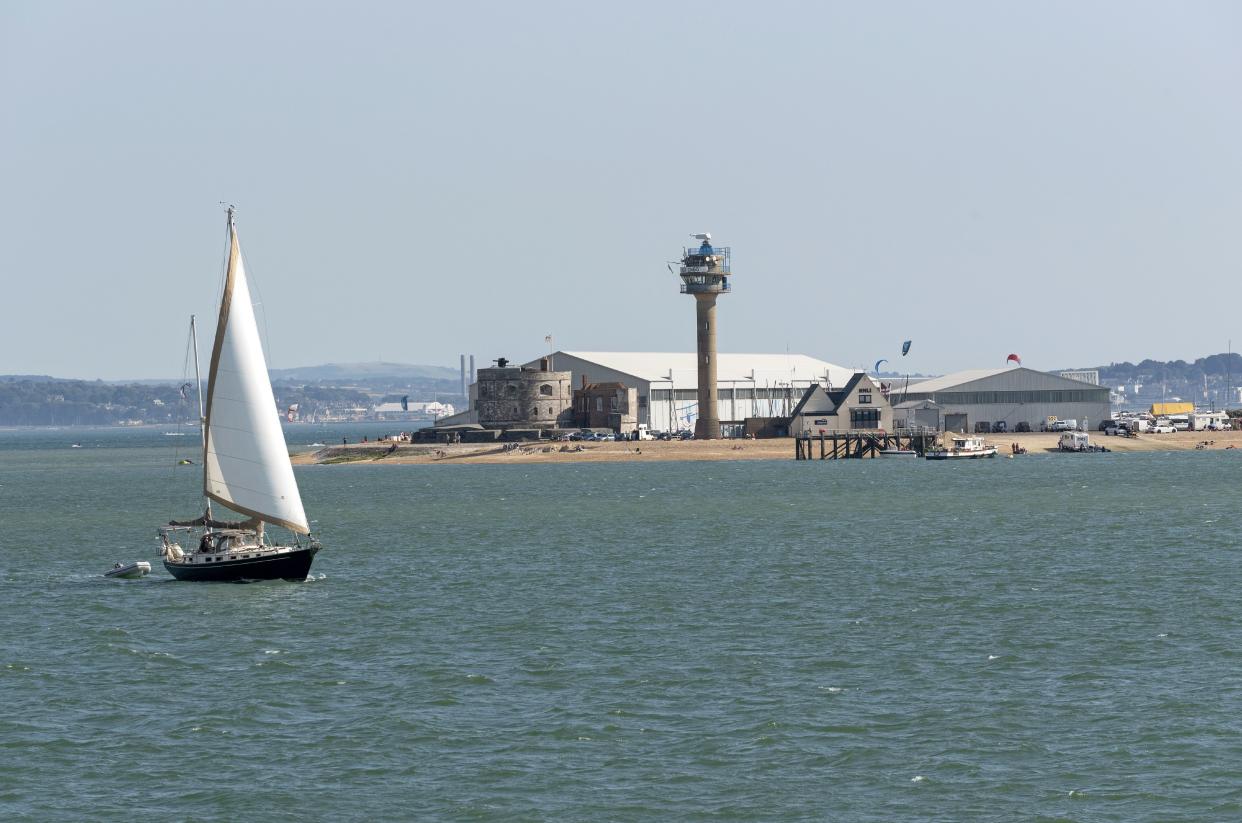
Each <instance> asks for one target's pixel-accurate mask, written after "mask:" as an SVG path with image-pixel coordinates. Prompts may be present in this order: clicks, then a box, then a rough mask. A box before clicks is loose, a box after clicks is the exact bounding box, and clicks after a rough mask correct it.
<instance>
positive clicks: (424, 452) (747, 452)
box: [293, 431, 1242, 465]
mask: <svg viewBox="0 0 1242 823" xmlns="http://www.w3.org/2000/svg"><path fill="white" fill-rule="evenodd" d="M1059 437H1060V435H1057V434H1049V433H1038V432H1033V433H1029V434H998V435H989V436H987V438H986V439H987V440H988V442H990V443H992V444H993V445H995V446H996V447H997V448H998V449H1000V452H1001V454H1002V455H1004V454H1008V453H1009V452H1010V450H1011V448H1010V447H1011V444H1013V443H1018V444H1019V445H1021V446H1023V447H1025V448H1026V450H1027V451H1028V452H1029V453H1031V454H1035V453H1038V452H1049V451H1053V452H1055V451H1056V445H1057V441H1058V439H1059ZM1091 441H1092V442H1093V443H1096V444H1098V445H1101V446H1105V447H1107V448H1109V449H1111V450H1112V451H1115V452H1161V451H1165V452H1171V451H1188V450H1194V449H1195V448H1196V447H1197V446H1200V445H1203V449H1202V450H1203V451H1222V450H1227V449H1228V448H1229V447H1230V446H1235V447H1236V448H1237V449H1238V450H1242V431H1236V432H1178V433H1176V434H1143V435H1139V436H1138V437H1132V438H1131V437H1108V436H1105V435H1104V434H1103V433H1101V432H1092V433H1091ZM579 447H581V450H578V449H579ZM390 449H391V446H390V444H388V443H354V444H350V445H347V446H328V447H326V448H323V449H320V450H319V451H313V452H301V453H298V454H295V455H293V462H294V464H295V465H324V464H358V463H366V464H374V463H393V464H409V463H436V464H444V465H461V464H470V465H473V464H495V463H620V462H631V461H640V460H641V461H648V462H650V461H653V460H655V461H660V460H683V461H686V460H689V461H694V460H793V459H794V442H793V440H791V439H788V438H782V439H776V440H687V441H669V442H664V441H655V442H652V441H647V442H642V443H638V442H625V443H582V444H579V443H559V442H558V443H533V444H522V445H521V446H520V447H519V448H517V449H510V450H506V449H505V448H504V446H502V445H492V444H487V445H482V444H461V445H455V446H433V445H422V444H402V445H400V446H398V447H397V449H396V451H391V450H390ZM815 452H816V453H818V448H816V450H815Z"/></svg>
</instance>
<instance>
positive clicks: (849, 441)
mask: <svg viewBox="0 0 1242 823" xmlns="http://www.w3.org/2000/svg"><path fill="white" fill-rule="evenodd" d="M816 442H818V443H819V459H820V460H845V459H861V458H864V457H879V456H880V452H882V451H889V450H897V449H902V450H905V449H908V450H910V451H913V452H914V453H915V454H917V455H918V456H919V457H922V456H923V455H924V454H926V453H927V451H928V450H929V449H931V448H933V447H934V446H935V445H936V434H935V433H934V432H897V433H894V432H883V431H848V432H822V433H820V434H818V435H805V436H803V437H795V438H794V459H795V460H814V459H815V444H816Z"/></svg>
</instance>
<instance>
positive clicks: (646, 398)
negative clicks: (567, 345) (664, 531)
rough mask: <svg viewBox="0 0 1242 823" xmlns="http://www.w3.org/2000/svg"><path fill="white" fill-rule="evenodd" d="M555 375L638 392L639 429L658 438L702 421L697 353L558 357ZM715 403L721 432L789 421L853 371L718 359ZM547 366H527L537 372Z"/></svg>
mask: <svg viewBox="0 0 1242 823" xmlns="http://www.w3.org/2000/svg"><path fill="white" fill-rule="evenodd" d="M551 358H552V364H551V368H552V369H554V370H556V371H568V372H571V373H572V375H573V379H572V385H573V388H575V389H580V388H582V387H583V386H584V385H586V384H590V383H605V382H617V383H622V384H623V385H625V386H626V387H631V388H634V389H637V391H638V415H637V417H638V422H639V423H645V424H647V426H648V428H650V429H653V430H659V431H676V430H679V429H693V428H694V421H695V419H696V418H697V417H698V405H699V396H698V382H699V380H698V367H697V362H696V355H695V353H694V352H585V351H558V352H555V353H553V354H552V355H551ZM716 358H717V360H716V374H717V380H716V385H717V397H718V398H719V401H718V402H719V404H720V420H721V423H722V425H729V424H741V423H742V422H743V421H744V420H745V419H746V418H748V417H788V416H789V415H790V414H792V412H793V409H794V407H795V406H796V405H797V404H798V401H799V400H801V399H802V395H803V394H804V393H805V392H806V389H807V387H808V386H812V385H827V386H828V387H829V388H837V389H840V388H843V387H844V386H845V385H846V383H848V382H849V380H850V378H851V377H853V376H854V372H855V370H854V369H847V368H845V367H843V366H838V365H836V364H835V363H829V362H827V361H824V360H817V359H815V358H814V357H808V356H806V355H805V354H717V355H716ZM542 359H543V358H539V359H536V360H532V361H530V363H527V364H526V365H527V366H530V367H532V368H538V367H539V364H540V361H541V360H542Z"/></svg>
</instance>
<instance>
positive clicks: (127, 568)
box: [104, 560, 151, 580]
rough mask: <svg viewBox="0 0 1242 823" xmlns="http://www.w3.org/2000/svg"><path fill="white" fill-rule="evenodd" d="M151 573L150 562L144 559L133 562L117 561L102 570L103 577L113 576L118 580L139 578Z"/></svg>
mask: <svg viewBox="0 0 1242 823" xmlns="http://www.w3.org/2000/svg"><path fill="white" fill-rule="evenodd" d="M150 573H151V564H150V563H148V562H147V561H145V560H139V561H137V562H135V563H117V564H116V565H115V566H113V567H112V568H110V569H108V570H107V571H106V572H104V577H115V578H117V579H118V580H139V579H141V578H143V577H146V576H147V575H148V574H150Z"/></svg>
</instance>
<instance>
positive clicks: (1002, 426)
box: [992, 420, 1009, 434]
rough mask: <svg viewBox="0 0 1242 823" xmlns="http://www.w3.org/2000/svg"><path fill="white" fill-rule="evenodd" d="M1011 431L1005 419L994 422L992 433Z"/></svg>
mask: <svg viewBox="0 0 1242 823" xmlns="http://www.w3.org/2000/svg"><path fill="white" fill-rule="evenodd" d="M1007 431H1009V424H1008V423H1006V422H1005V421H1004V420H997V421H996V422H995V423H993V424H992V434H1004V433H1005V432H1007Z"/></svg>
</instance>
